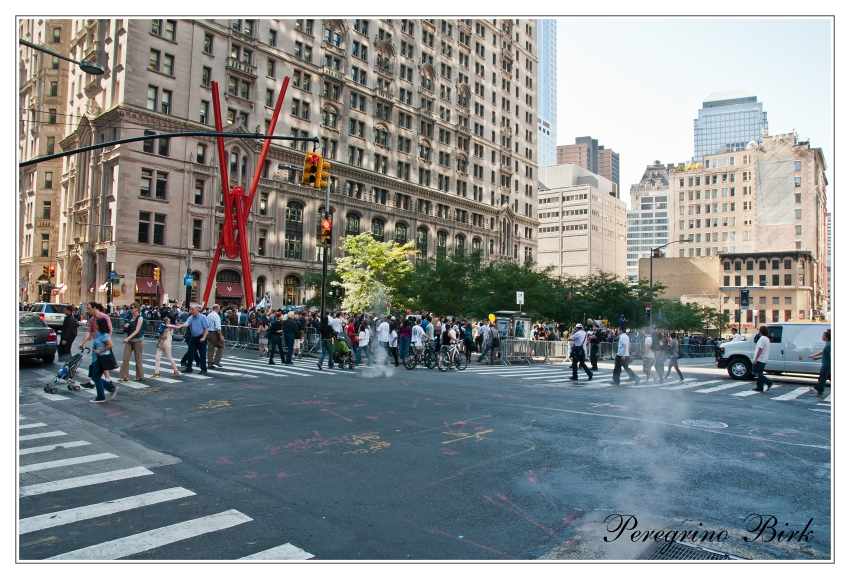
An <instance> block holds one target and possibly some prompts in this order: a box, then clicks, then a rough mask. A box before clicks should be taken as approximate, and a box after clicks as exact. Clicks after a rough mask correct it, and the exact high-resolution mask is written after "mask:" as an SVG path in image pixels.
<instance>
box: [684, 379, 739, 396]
mask: <svg viewBox="0 0 850 579" xmlns="http://www.w3.org/2000/svg"><path fill="white" fill-rule="evenodd" d="M738 386H740V384H737V383H735V382H733V383H731V384H721V385H720V386H714V387H713V388H704V389H702V390H694V392H699V393H701V394H705V393H708V392H719V391H720V390H726V389H728V388H735V387H738Z"/></svg>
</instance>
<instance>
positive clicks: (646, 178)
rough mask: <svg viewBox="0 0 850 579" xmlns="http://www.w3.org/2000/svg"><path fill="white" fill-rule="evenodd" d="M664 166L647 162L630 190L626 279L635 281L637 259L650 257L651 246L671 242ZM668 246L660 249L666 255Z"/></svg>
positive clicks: (668, 201)
mask: <svg viewBox="0 0 850 579" xmlns="http://www.w3.org/2000/svg"><path fill="white" fill-rule="evenodd" d="M671 169H673V164H672V163H670V164H668V165H667V166H666V167H665V166H664V165H662V164H661V161H655V163H654V164H652V165H647V166H646V170H645V171H644V173H643V178H641V180H640V183H636V184H634V185H632V187H631V190H630V193H631V198H632V208H631V209H630V210H629V212H628V213H626V219H627V221H628V227H629V230H628V234H627V237H626V246H627V249H626V251H627V253H626V277H627V278H628V280H629V282H632V283H637V281H638V260H639V259H640V258H642V257H649V254H650V253H651V250H652V248H654V247H658V246H661V245H664V244H665V243H667V242H668V241H670V228H671V225H670V198H669V195H670V191H669V189H670V182H669V180H668V175H667V171H668V170H671ZM670 250H671V248H666V249H662V250H661V251H662V253H663V254H664V255H667V254H668V253H669V252H670Z"/></svg>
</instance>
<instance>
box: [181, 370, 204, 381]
mask: <svg viewBox="0 0 850 579" xmlns="http://www.w3.org/2000/svg"><path fill="white" fill-rule="evenodd" d="M180 376H182V377H183V378H194V379H195V380H209V379H210V376H204V375H203V374H196V373H195V371H194V370H193V371H192V374H189V373H183V374H180Z"/></svg>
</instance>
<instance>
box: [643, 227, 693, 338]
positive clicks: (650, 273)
mask: <svg viewBox="0 0 850 579" xmlns="http://www.w3.org/2000/svg"><path fill="white" fill-rule="evenodd" d="M693 241H694V238H693V237H690V238H688V239H677V240H675V241H671V242H670V243H665V244H664V245H659V246H658V247H654V248H653V249H652V252H651V253H650V254H649V331H650V332H652V294H653V293H655V292H653V290H652V258H654V257H656V252H658V255H657V257H661V252H660V250H662V249H664V248H665V247H667V246H668V245H672V244H674V243H693Z"/></svg>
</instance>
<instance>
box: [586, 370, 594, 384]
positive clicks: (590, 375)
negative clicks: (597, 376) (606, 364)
mask: <svg viewBox="0 0 850 579" xmlns="http://www.w3.org/2000/svg"><path fill="white" fill-rule="evenodd" d="M591 380H593V372H591V373H590V374H588V375H587V381H588V382H590V381H591Z"/></svg>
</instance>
